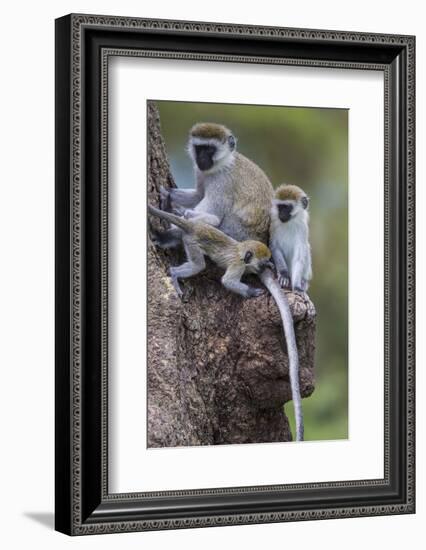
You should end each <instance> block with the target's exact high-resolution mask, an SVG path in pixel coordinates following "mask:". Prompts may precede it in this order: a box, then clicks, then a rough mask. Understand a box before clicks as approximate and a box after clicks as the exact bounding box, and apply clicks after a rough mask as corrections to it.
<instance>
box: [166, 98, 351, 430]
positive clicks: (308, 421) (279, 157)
mask: <svg viewBox="0 0 426 550" xmlns="http://www.w3.org/2000/svg"><path fill="white" fill-rule="evenodd" d="M157 105H158V107H159V110H160V116H161V127H162V133H163V136H164V139H165V142H166V147H167V152H168V156H169V160H170V164H171V169H172V173H173V175H174V178H175V182H176V185H177V186H178V187H194V178H193V172H192V165H191V162H190V160H189V157H188V155H187V154H186V151H185V147H186V140H187V137H188V132H189V129H190V128H191V126H192V125H193V124H195V123H196V122H217V123H220V124H224V125H225V126H227V127H228V128H230V129H231V130H232V132H233V133H234V135H235V136H236V138H237V140H238V141H237V149H238V150H239V151H240V152H241V153H242V154H244V155H246V156H247V157H249V158H250V159H251V160H253V161H254V162H256V164H258V165H259V166H260V167H261V168H262V169H263V170H264V171H265V173H266V174H267V175H268V177H269V179H270V180H271V182H272V184H273V186H274V187H275V186H277V185H279V184H281V183H292V184H295V185H298V186H300V187H302V189H304V190H305V191H306V192H307V194H308V195H309V197H310V216H311V222H310V237H311V246H312V262H313V273H314V275H313V280H312V283H311V287H310V289H309V295H310V297H311V299H312V301H313V302H314V304H315V307H316V310H317V340H316V346H317V347H316V386H315V391H314V393H313V394H312V396H311V397H309V398H307V399H304V400H303V408H304V415H305V439H306V440H314V439H316V440H319V439H321V440H324V439H346V438H347V437H348V112H347V110H345V109H319V108H304V107H303V108H302V107H275V106H274V107H271V106H258V105H235V104H213V103H185V102H174V101H158V102H157ZM286 413H287V414H288V416H289V418H290V422H291V424H292V427H293V428H294V418H293V407H292V403H291V402H290V403H288V404H287V405H286ZM293 433H294V432H293Z"/></svg>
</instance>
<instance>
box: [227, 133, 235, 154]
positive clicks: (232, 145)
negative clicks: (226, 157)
mask: <svg viewBox="0 0 426 550" xmlns="http://www.w3.org/2000/svg"><path fill="white" fill-rule="evenodd" d="M228 145H229V148H230V149H231V151H232V150H233V149H234V148H235V138H234V136H229V138H228Z"/></svg>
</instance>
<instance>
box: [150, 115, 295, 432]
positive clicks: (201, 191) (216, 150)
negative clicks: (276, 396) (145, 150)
mask: <svg viewBox="0 0 426 550" xmlns="http://www.w3.org/2000/svg"><path fill="white" fill-rule="evenodd" d="M187 151H188V153H189V156H190V157H191V159H192V161H193V166H194V174H195V180H196V187H195V189H190V190H187V189H167V190H166V189H163V190H162V199H163V208H164V207H166V208H171V206H172V205H175V206H181V207H183V208H185V209H186V210H185V216H186V217H187V218H189V219H196V220H198V221H203V222H206V223H209V224H212V225H214V226H216V227H217V228H219V229H220V230H221V231H223V232H224V233H226V234H227V235H229V236H230V237H232V238H233V239H235V240H237V241H244V240H247V239H254V240H257V241H260V242H263V243H268V239H269V226H270V211H271V204H272V200H273V198H274V190H273V187H272V184H271V182H270V181H269V179H268V178H267V176H266V175H265V173H264V172H263V171H262V170H261V169H260V168H259V166H257V165H256V164H255V163H254V162H252V161H251V160H249V159H248V158H246V157H245V156H244V155H241V154H240V153H238V152H237V151H236V139H235V137H234V136H233V134H232V132H231V131H230V130H229V129H228V128H226V127H225V126H222V125H221V124H213V123H205V122H204V123H198V124H195V126H193V127H192V128H191V130H190V133H189V139H188V147H187ZM156 242H157V244H158V245H159V246H162V247H169V246H176V245H177V244H179V243H180V242H181V231H180V230H179V229H178V228H174V229H171V230H169V231H168V232H166V233H165V234H157V235H156ZM259 277H260V279H261V281H262V282H263V284H264V285H265V286H266V288H267V289H268V290H269V292H270V293H271V295H272V297H273V298H274V300H275V302H276V304H277V307H278V309H279V311H280V315H281V319H282V323H283V330H284V335H285V339H286V342H287V353H288V358H289V375H290V383H291V392H292V400H293V405H294V410H295V418H296V441H303V431H304V430H303V414H302V403H301V396H300V388H299V355H298V351H297V344H296V337H295V333H294V325H293V317H292V315H291V312H290V307H289V305H288V300H287V297H286V295H285V294H284V292H283V291H282V289H281V287H280V285H279V283H278V281H277V280H276V279H275V278H274V276H273V274H272V271H271V270H269V269H265V270H263V271H262V273H260V274H259Z"/></svg>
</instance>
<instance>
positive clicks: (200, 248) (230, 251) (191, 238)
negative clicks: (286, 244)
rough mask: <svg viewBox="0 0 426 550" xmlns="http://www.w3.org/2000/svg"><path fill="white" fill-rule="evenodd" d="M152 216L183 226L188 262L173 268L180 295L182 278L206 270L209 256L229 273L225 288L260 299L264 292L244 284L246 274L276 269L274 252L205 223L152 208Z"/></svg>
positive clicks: (172, 273) (262, 245) (247, 296)
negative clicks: (230, 235) (237, 239)
mask: <svg viewBox="0 0 426 550" xmlns="http://www.w3.org/2000/svg"><path fill="white" fill-rule="evenodd" d="M148 209H149V211H150V212H151V214H154V216H158V217H160V218H162V219H164V220H168V221H169V222H170V223H173V224H174V225H176V226H177V227H179V228H180V229H181V230H182V232H183V235H182V241H183V245H184V247H185V252H186V262H185V263H184V264H182V265H180V266H177V267H171V268H170V276H171V278H172V282H173V286H174V287H175V289H176V291H177V293H178V294H179V296H181V295H182V290H181V288H180V286H179V281H178V279H186V278H188V277H192V276H193V275H196V274H197V273H200V271H203V269H205V267H206V262H205V259H204V256H208V257H209V258H210V259H211V260H212V261H213V262H215V264H217V265H218V266H219V267H221V268H223V269H224V270H225V274H224V276H223V277H222V279H221V281H222V284H223V286H224V287H225V288H227V289H228V290H231V291H232V292H236V293H237V294H239V295H240V296H243V297H244V298H252V297H255V296H260V294H262V293H263V292H264V291H263V290H262V289H260V288H254V287H251V286H249V285H247V284H245V283H243V282H241V277H242V276H243V275H244V274H246V273H247V274H248V273H254V274H257V275H258V274H260V273H262V271H263V270H264V269H265V268H266V267H269V268H273V264H272V262H271V261H270V260H271V256H272V255H271V251H270V250H269V248H268V247H267V246H266V245H265V244H263V243H261V242H259V241H253V240H246V241H243V242H238V241H235V240H234V239H232V238H231V237H229V236H228V235H225V233H223V232H222V231H220V230H219V229H216V228H215V227H213V226H211V225H208V224H206V223H204V222H200V221H195V220H194V219H192V220H187V219H185V218H180V217H179V216H176V215H175V214H171V213H169V212H164V211H163V210H158V209H157V208H154V207H153V206H151V205H148Z"/></svg>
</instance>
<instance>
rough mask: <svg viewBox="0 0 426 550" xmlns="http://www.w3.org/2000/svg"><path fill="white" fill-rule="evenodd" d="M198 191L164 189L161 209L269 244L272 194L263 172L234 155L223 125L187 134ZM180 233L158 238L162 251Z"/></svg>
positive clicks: (233, 143)
mask: <svg viewBox="0 0 426 550" xmlns="http://www.w3.org/2000/svg"><path fill="white" fill-rule="evenodd" d="M187 151H188V154H189V156H190V158H191V159H192V161H193V166H194V173H195V180H196V187H195V189H167V190H165V189H163V190H162V197H163V208H164V206H166V207H168V209H169V208H170V206H171V204H170V203H172V204H174V205H178V206H182V207H184V208H185V209H187V210H186V212H185V215H186V217H188V218H194V219H197V220H200V221H203V222H205V223H209V224H210V225H214V226H215V227H217V228H218V229H220V230H221V231H223V232H224V233H226V234H227V235H230V236H231V237H232V238H234V239H236V240H237V241H243V240H246V239H255V240H259V241H261V242H264V243H267V242H268V231H269V219H270V212H269V211H270V208H271V201H272V198H273V195H274V190H273V188H272V185H271V183H270V181H269V180H268V178H267V177H266V175H265V173H264V172H263V171H262V170H261V169H260V168H259V167H258V166H257V165H256V164H254V162H252V161H251V160H249V159H248V158H246V157H245V156H243V155H241V154H240V153H238V152H237V151H236V139H235V137H234V136H233V135H232V133H231V131H230V130H228V128H226V127H225V126H222V125H220V124H212V123H200V124H196V125H195V126H193V127H192V129H191V131H190V133H189V139H188V146H187ZM179 238H180V232H179V231H177V230H175V229H174V230H173V229H172V230H171V231H169V232H166V233H165V234H164V233H163V234H160V235H157V236H156V241H157V243H158V244H159V245H160V246H163V247H168V246H176V245H177V244H178V243H179Z"/></svg>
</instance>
